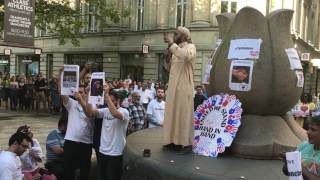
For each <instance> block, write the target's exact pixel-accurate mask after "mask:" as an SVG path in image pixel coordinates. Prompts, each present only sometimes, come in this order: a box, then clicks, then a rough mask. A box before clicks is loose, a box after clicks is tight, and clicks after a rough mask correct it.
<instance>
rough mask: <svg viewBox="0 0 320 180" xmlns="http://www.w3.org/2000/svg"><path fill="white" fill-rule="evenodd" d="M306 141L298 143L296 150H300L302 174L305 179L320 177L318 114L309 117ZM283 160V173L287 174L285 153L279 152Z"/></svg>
mask: <svg viewBox="0 0 320 180" xmlns="http://www.w3.org/2000/svg"><path fill="white" fill-rule="evenodd" d="M307 134H308V141H305V142H303V143H301V144H300V145H298V147H297V150H298V151H300V152H301V166H302V176H303V178H304V179H306V180H319V179H320V116H315V117H312V118H311V122H310V124H309V129H308V131H307ZM280 156H281V158H282V159H283V161H284V162H285V164H284V166H283V172H284V174H286V175H288V169H287V164H286V159H285V153H281V154H280Z"/></svg>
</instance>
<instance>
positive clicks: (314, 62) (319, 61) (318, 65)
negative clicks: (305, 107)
mask: <svg viewBox="0 0 320 180" xmlns="http://www.w3.org/2000/svg"><path fill="white" fill-rule="evenodd" d="M311 63H312V66H314V67H316V68H317V74H316V93H315V95H316V96H317V97H318V79H319V68H320V59H311Z"/></svg>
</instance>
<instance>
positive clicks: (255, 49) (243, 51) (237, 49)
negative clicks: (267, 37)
mask: <svg viewBox="0 0 320 180" xmlns="http://www.w3.org/2000/svg"><path fill="white" fill-rule="evenodd" d="M261 43H262V39H235V40H231V42H230V48H229V54H228V59H259V54H260V46H261Z"/></svg>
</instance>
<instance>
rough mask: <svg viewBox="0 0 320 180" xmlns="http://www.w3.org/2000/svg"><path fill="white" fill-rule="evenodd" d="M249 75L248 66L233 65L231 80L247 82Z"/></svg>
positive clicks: (233, 81)
mask: <svg viewBox="0 0 320 180" xmlns="http://www.w3.org/2000/svg"><path fill="white" fill-rule="evenodd" d="M249 75H250V67H249V66H233V69H232V79H231V82H232V83H246V84H249Z"/></svg>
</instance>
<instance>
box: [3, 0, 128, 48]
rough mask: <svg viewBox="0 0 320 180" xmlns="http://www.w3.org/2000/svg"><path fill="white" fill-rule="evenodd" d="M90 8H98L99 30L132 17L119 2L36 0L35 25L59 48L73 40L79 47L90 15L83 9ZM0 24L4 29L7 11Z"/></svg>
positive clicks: (114, 0) (96, 10) (96, 13)
mask: <svg viewBox="0 0 320 180" xmlns="http://www.w3.org/2000/svg"><path fill="white" fill-rule="evenodd" d="M0 4H1V5H3V4H4V0H0ZM89 6H94V7H95V11H94V12H91V14H90V15H92V16H95V19H96V21H97V22H99V27H100V30H101V29H103V28H106V27H107V26H108V24H109V23H110V22H114V23H118V22H119V21H120V20H121V17H126V16H128V15H129V12H128V10H127V9H124V8H123V7H121V4H118V3H117V0H111V1H110V2H108V3H107V2H106V0H36V2H35V26H36V27H37V28H38V29H40V30H43V31H46V32H47V33H49V34H50V35H54V36H56V37H57V38H58V39H59V44H60V45H63V44H65V43H66V42H67V41H68V40H70V41H71V43H72V44H73V45H74V46H79V45H80V40H79V38H82V37H83V33H82V31H81V30H82V29H83V28H84V27H85V26H86V25H87V24H88V20H87V19H88V18H87V17H88V15H89V14H88V11H83V8H84V7H87V8H88V7H89ZM2 7H3V6H2ZM84 12H86V13H84ZM0 21H1V22H2V23H1V25H2V26H3V24H4V11H1V12H0ZM1 29H3V27H1Z"/></svg>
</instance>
